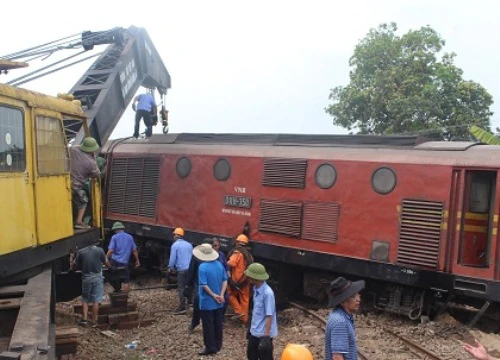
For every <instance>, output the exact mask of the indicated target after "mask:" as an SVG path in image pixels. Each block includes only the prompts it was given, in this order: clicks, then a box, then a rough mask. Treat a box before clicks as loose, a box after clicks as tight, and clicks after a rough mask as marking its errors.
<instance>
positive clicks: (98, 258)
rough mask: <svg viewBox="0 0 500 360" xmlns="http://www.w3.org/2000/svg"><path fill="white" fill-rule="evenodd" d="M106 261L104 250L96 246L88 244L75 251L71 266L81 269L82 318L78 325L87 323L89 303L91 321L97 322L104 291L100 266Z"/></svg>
mask: <svg viewBox="0 0 500 360" xmlns="http://www.w3.org/2000/svg"><path fill="white" fill-rule="evenodd" d="M106 263H107V261H106V255H105V254H104V250H103V249H102V248H100V247H98V246H95V245H92V246H88V247H86V248H83V249H82V250H80V251H78V252H77V253H76V258H75V262H74V264H72V266H71V267H72V268H73V269H74V268H76V269H78V270H81V271H82V320H80V321H79V322H78V324H79V325H82V326H85V325H87V321H88V312H89V304H92V321H93V323H94V324H96V323H97V316H98V315H99V304H100V303H101V302H102V295H103V291H104V277H103V276H102V267H103V265H104V264H106Z"/></svg>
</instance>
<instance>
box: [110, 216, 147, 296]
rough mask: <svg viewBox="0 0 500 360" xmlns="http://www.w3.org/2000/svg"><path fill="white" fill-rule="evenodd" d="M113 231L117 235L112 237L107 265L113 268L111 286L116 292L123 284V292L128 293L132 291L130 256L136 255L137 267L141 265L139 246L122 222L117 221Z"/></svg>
mask: <svg viewBox="0 0 500 360" xmlns="http://www.w3.org/2000/svg"><path fill="white" fill-rule="evenodd" d="M112 230H113V231H114V232H115V235H113V236H112V237H111V241H110V243H109V246H108V252H107V254H106V258H107V259H108V260H107V262H108V264H107V265H108V266H110V267H111V272H112V276H111V277H112V280H111V285H112V286H113V288H114V289H115V291H120V290H121V289H122V284H123V290H124V291H128V290H129V289H130V271H129V268H128V265H129V262H130V255H132V254H133V255H134V258H135V267H139V266H140V265H141V264H140V262H139V253H138V252H137V245H136V244H135V242H134V238H133V237H132V235H130V234H127V233H126V232H125V226H124V225H123V224H122V223H121V222H119V221H116V222H115V223H114V224H113V228H112ZM109 259H111V262H109Z"/></svg>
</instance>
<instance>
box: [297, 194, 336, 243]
mask: <svg viewBox="0 0 500 360" xmlns="http://www.w3.org/2000/svg"><path fill="white" fill-rule="evenodd" d="M303 211H304V212H303V216H304V217H303V220H302V239H307V240H318V241H328V242H336V241H337V236H338V226H339V223H338V221H339V215H340V205H339V204H336V203H326V202H324V203H314V202H306V203H304V207H303Z"/></svg>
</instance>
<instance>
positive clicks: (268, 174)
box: [262, 158, 307, 189]
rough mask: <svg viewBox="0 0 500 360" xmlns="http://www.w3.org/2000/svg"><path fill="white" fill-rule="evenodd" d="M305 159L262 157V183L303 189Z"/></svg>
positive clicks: (304, 185)
mask: <svg viewBox="0 0 500 360" xmlns="http://www.w3.org/2000/svg"><path fill="white" fill-rule="evenodd" d="M306 170H307V160H303V159H281V158H269V159H264V177H263V179H262V185H264V186H278V187H285V188H297V189H304V188H305V187H306Z"/></svg>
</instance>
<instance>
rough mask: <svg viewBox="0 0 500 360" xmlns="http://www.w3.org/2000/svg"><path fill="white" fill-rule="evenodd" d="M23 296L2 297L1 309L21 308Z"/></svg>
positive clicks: (0, 300)
mask: <svg viewBox="0 0 500 360" xmlns="http://www.w3.org/2000/svg"><path fill="white" fill-rule="evenodd" d="M21 299H22V298H14V299H0V310H8V309H19V308H20V307H21Z"/></svg>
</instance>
